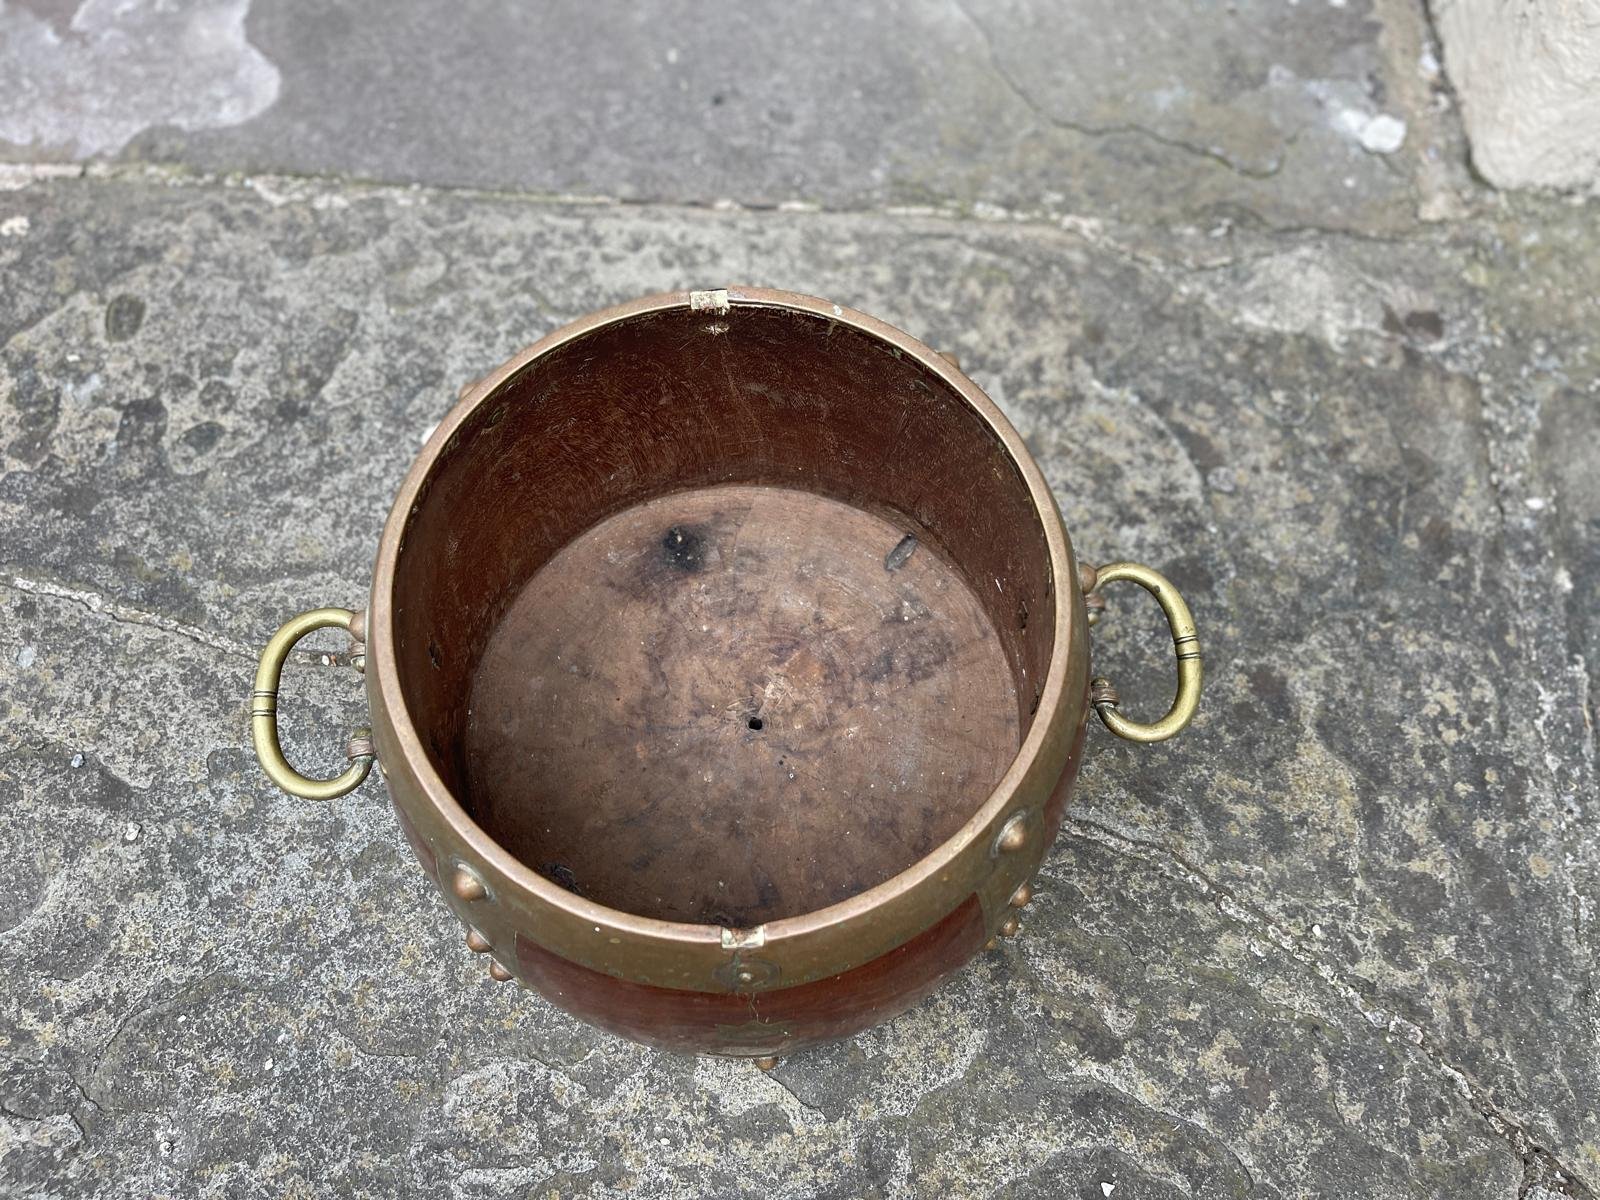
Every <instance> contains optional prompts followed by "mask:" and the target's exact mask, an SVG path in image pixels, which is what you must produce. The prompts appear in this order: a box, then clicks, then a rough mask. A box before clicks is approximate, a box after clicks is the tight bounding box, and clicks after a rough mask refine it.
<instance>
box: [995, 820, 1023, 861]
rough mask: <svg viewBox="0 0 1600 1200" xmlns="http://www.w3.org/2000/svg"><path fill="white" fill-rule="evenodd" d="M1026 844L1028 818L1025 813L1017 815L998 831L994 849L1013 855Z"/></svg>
mask: <svg viewBox="0 0 1600 1200" xmlns="http://www.w3.org/2000/svg"><path fill="white" fill-rule="evenodd" d="M1027 844H1028V818H1027V815H1026V814H1025V813H1018V814H1017V815H1016V816H1014V817H1012V818H1011V819H1010V820H1009V821H1007V822H1006V823H1005V827H1004V828H1003V829H1001V830H1000V836H999V837H997V838H996V839H995V841H994V845H995V849H997V850H1004V851H1006V852H1007V853H1013V852H1015V851H1017V850H1021V849H1022V848H1023V847H1024V846H1026V845H1027Z"/></svg>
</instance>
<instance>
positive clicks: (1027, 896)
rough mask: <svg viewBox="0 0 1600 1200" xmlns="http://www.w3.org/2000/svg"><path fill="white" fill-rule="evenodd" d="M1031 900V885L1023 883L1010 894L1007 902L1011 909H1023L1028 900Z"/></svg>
mask: <svg viewBox="0 0 1600 1200" xmlns="http://www.w3.org/2000/svg"><path fill="white" fill-rule="evenodd" d="M1032 899H1033V885H1032V884H1030V883H1025V884H1023V885H1022V886H1021V887H1019V888H1018V889H1017V890H1016V891H1014V892H1012V893H1011V900H1010V901H1009V903H1010V905H1011V907H1012V908H1025V907H1026V906H1027V903H1028V901H1029V900H1032Z"/></svg>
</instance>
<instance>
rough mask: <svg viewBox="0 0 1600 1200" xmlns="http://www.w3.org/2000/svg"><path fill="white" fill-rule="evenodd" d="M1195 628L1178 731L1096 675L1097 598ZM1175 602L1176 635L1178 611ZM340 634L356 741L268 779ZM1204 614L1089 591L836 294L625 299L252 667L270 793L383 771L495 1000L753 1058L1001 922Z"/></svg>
mask: <svg viewBox="0 0 1600 1200" xmlns="http://www.w3.org/2000/svg"><path fill="white" fill-rule="evenodd" d="M1112 578H1127V579H1132V580H1133V581H1135V582H1139V583H1141V584H1143V585H1144V586H1146V587H1147V588H1150V589H1151V590H1152V591H1153V592H1154V593H1155V594H1156V596H1157V599H1158V600H1160V601H1161V602H1162V604H1163V607H1165V608H1167V611H1168V616H1169V618H1171V619H1172V620H1173V630H1174V640H1175V642H1176V643H1177V650H1178V654H1179V668H1180V689H1179V700H1178V702H1177V703H1175V704H1174V709H1173V712H1172V713H1169V715H1168V718H1166V719H1165V722H1166V726H1167V727H1163V724H1162V723H1160V722H1158V723H1157V724H1156V725H1155V726H1141V725H1137V724H1135V723H1133V722H1131V721H1128V720H1127V719H1126V718H1124V717H1122V716H1121V714H1120V713H1119V712H1118V711H1117V707H1116V705H1117V702H1116V698H1115V695H1114V692H1112V690H1111V689H1110V686H1109V684H1105V683H1104V681H1096V686H1095V689H1094V694H1093V696H1091V681H1090V678H1089V646H1088V632H1089V609H1088V607H1086V604H1085V592H1086V591H1091V592H1092V591H1093V590H1094V588H1095V587H1096V586H1097V583H1098V582H1100V581H1106V580H1109V579H1112ZM1173 606H1176V607H1175V608H1174V607H1173ZM321 625H341V626H344V627H347V628H350V629H351V631H352V634H353V636H354V637H355V639H356V646H355V651H356V655H355V656H356V657H358V658H362V659H364V662H365V670H366V675H367V686H368V694H369V699H370V703H371V709H372V718H373V727H372V730H371V733H370V737H368V736H367V735H366V734H365V731H363V734H362V735H359V736H358V737H357V738H356V739H353V741H352V744H351V747H350V757H351V760H352V761H351V766H350V768H349V770H347V771H346V772H345V773H344V774H343V775H341V776H339V777H337V778H335V779H332V780H326V781H314V780H309V779H306V778H305V777H303V776H300V775H299V774H298V773H296V772H295V771H294V770H293V768H291V767H289V766H288V764H287V763H286V762H284V761H283V757H282V754H281V752H280V751H279V748H278V743H277V737H276V731H275V710H276V701H277V672H278V669H279V668H281V665H282V661H283V657H284V655H286V654H287V652H288V648H289V647H290V646H292V645H293V642H294V641H295V640H296V639H297V638H298V637H300V636H302V635H303V634H304V633H305V632H307V631H308V630H309V629H312V628H317V627H319V626H321ZM1199 666H1200V660H1199V651H1198V643H1197V641H1195V640H1194V637H1193V625H1192V622H1191V621H1189V619H1188V613H1187V610H1186V609H1184V608H1183V602H1182V601H1181V600H1180V599H1178V597H1177V595H1176V593H1175V592H1174V591H1173V590H1172V588H1171V585H1170V584H1167V583H1166V582H1165V581H1164V580H1162V579H1161V578H1160V577H1159V576H1157V575H1155V573H1154V572H1150V571H1148V570H1147V569H1146V568H1139V567H1134V566H1132V565H1125V564H1119V565H1118V566H1117V567H1115V568H1108V569H1107V570H1106V571H1103V572H1100V573H1098V574H1097V573H1096V572H1095V571H1094V569H1093V568H1086V567H1085V568H1080V566H1079V564H1078V563H1077V562H1076V561H1075V559H1074V557H1073V551H1072V546H1071V543H1070V542H1069V540H1068V538H1067V535H1066V532H1065V530H1064V529H1063V527H1062V524H1061V518H1060V515H1059V513H1058V512H1057V510H1056V506H1055V503H1054V501H1053V500H1052V498H1051V495H1050V491H1049V488H1048V487H1047V485H1046V484H1045V481H1044V479H1043V477H1042V476H1041V475H1040V473H1039V470H1038V468H1037V467H1036V466H1035V464H1034V462H1033V460H1032V459H1031V458H1030V457H1029V454H1028V452H1027V450H1026V449H1025V448H1024V446H1023V444H1022V440H1021V439H1020V438H1019V437H1018V436H1017V433H1016V431H1015V430H1014V429H1012V427H1011V426H1010V424H1009V423H1008V422H1007V421H1006V419H1005V417H1004V416H1002V415H1001V413H1000V412H999V410H998V409H997V408H995V406H994V405H993V404H992V403H991V402H990V401H989V400H988V399H987V398H986V397H985V396H984V395H983V393H982V392H981V391H979V389H978V388H977V387H976V385H974V384H973V383H972V381H971V380H969V379H967V378H966V376H965V375H963V374H962V373H961V371H960V370H959V368H958V367H957V366H956V364H955V363H954V362H953V361H952V360H950V359H948V358H946V357H944V356H941V355H939V354H937V353H935V352H934V351H932V350H930V349H928V348H927V347H926V346H923V345H922V344H921V343H919V342H917V341H915V340H914V339H912V338H910V337H908V336H907V335H906V334H904V333H901V332H900V331H898V330H896V329H893V328H891V327H890V326H888V325H885V324H883V323H882V322H880V321H876V320H874V319H872V318H871V317H867V316H864V315H863V314H861V313H857V312H853V311H851V310H849V309H845V308H842V307H840V306H838V305H835V304H831V303H828V302H826V301H822V300H817V299H813V298H810V297H805V296H797V295H792V294H788V293H784V292H773V291H761V290H754V289H747V290H729V291H713V292H689V293H676V294H672V295H665V296H656V297H651V298H648V299H644V300H638V301H635V302H633V303H630V304H625V305H622V306H619V307H617V308H613V309H610V310H607V311H605V312H602V313H598V314H595V315H593V316H590V317H586V318H584V319H582V320H580V321H577V322H575V323H573V324H572V325H569V326H568V327H566V328H565V329H562V330H560V331H558V332H556V333H553V334H551V335H550V336H549V337H546V338H545V339H543V340H542V341H540V342H539V343H537V344H536V345H534V346H533V347H531V348H530V349H528V350H526V351H524V352H523V353H521V354H519V355H518V356H516V357H515V358H513V359H512V360H511V361H510V362H508V363H506V364H505V365H503V366H501V367H499V368H498V369H497V370H495V371H493V372H491V373H490V374H489V375H488V376H486V377H484V378H483V379H481V380H479V381H477V382H476V383H474V384H471V385H470V386H468V387H467V388H465V389H464V390H463V393H462V397H461V400H460V403H459V404H458V405H457V406H456V407H455V409H454V410H453V411H452V412H451V413H450V414H449V416H448V417H446V418H445V420H444V421H443V422H442V423H441V424H440V426H439V428H438V429H437V431H436V432H435V433H434V434H433V436H432V437H431V438H430V440H429V441H428V444H427V446H426V447H425V448H424V449H423V451H422V453H421V454H420V455H419V456H418V458H417V460H416V463H415V464H414V465H413V466H412V468H411V471H410V473H409V474H408V475H407V476H406V479H405V482H404V483H403V484H402V485H401V487H400V491H399V494H398V496H397V498H396V500H395V504H394V508H393V510H392V512H391V514H390V517H389V520H388V523H387V525H386V527H385V529H384V532H383V536H382V539H381V541H380V542H379V547H378V556H377V563H376V567H375V570H374V573H373V582H372V594H371V599H370V605H369V608H368V609H367V611H366V613H365V614H359V613H350V612H349V611H347V610H343V609H321V610H315V611H314V612H312V613H308V614H302V616H300V617H298V618H296V619H295V620H293V621H291V622H289V623H288V624H286V625H285V626H284V627H283V629H282V630H280V631H279V634H278V635H277V636H276V637H275V638H274V640H273V642H272V643H271V644H269V646H268V650H267V653H266V654H265V655H264V656H263V661H262V668H261V672H260V673H259V674H258V678H257V682H256V691H255V703H254V714H255V716H254V721H253V727H254V729H255V733H256V745H257V751H258V753H259V754H260V756H261V758H262V761H263V764H264V765H265V766H266V767H267V769H268V774H269V775H270V776H271V777H272V778H273V779H274V780H275V781H276V782H278V783H279V784H280V785H281V786H283V787H285V788H286V790H289V791H291V792H295V793H296V794H301V795H310V796H315V797H319V798H327V797H332V796H335V795H338V794H340V793H341V792H342V791H347V790H349V789H350V788H351V787H354V786H356V785H357V784H359V782H360V781H361V779H362V778H364V776H365V774H366V771H367V768H368V767H369V766H370V764H371V762H372V761H373V759H374V757H375V758H376V759H377V761H379V762H380V763H381V773H382V775H383V777H384V779H385V781H386V783H387V784H388V787H389V791H390V794H391V795H392V797H393V799H394V803H395V808H396V811H397V813H398V814H399V817H400V822H401V825H402V826H403V827H404V829H405V833H406V836H407V837H408V838H409V840H410V842H411V844H412V847H413V848H414V850H415V851H416V855H417V858H418V859H419V860H420V861H421V863H422V865H423V867H424V869H425V870H427V871H428V873H429V874H430V876H432V877H434V878H435V879H436V880H437V881H438V883H439V885H440V887H441V889H442V891H443V892H444V895H445V897H446V899H447V901H448V902H449V904H450V905H451V907H452V908H453V909H454V910H455V911H456V913H457V915H458V916H459V917H460V918H461V920H462V922H463V923H464V924H465V925H466V927H467V930H468V935H467V940H468V945H469V946H470V947H471V948H472V949H473V950H475V951H478V952H480V953H482V954H484V955H485V956H487V957H488V959H489V964H490V972H491V974H492V975H493V976H494V977H495V978H497V979H507V980H508V979H513V978H515V979H519V980H521V981H523V982H525V983H527V984H529V985H531V986H532V987H534V988H536V989H537V990H538V991H539V992H541V993H542V994H543V995H544V996H545V997H547V998H548V999H549V1000H551V1001H552V1002H553V1003H555V1004H557V1005H559V1006H560V1007H562V1008H564V1009H566V1010H567V1011H569V1012H572V1013H574V1014H575V1015H577V1016H579V1017H582V1018H584V1019H586V1020H589V1021H592V1022H594V1023H595V1024H597V1025H600V1026H602V1027H604V1028H606V1029H609V1030H612V1031H613V1032H616V1033H619V1034H623V1035H625V1036H627V1037H632V1038H636V1039H639V1040H641V1041H645V1042H650V1043H654V1044H657V1045H661V1046H667V1047H671V1048H675V1049H684V1050H695V1051H704V1052H713V1053H720V1054H736V1055H746V1056H752V1057H758V1058H766V1057H770V1056H774V1055H778V1054H781V1053H783V1052H785V1051H787V1050H789V1049H792V1048H794V1047H796V1046H799V1045H804V1044H807V1043H810V1042H815V1041H819V1040H825V1039H829V1038H835V1037H841V1036H846V1035H849V1034H851V1033H853V1032H856V1031H858V1030H860V1029H863V1028H865V1027H867V1026H869V1025H872V1024H874V1023H876V1022H879V1021H882V1020H885V1019H887V1018H888V1017H890V1016H893V1015H894V1014H896V1013H898V1012H900V1011H902V1010H903V1009H905V1008H906V1007H908V1006H909V1005H911V1004H913V1003H914V1002H915V1001H917V1000H918V999H920V998H921V997H922V996H924V995H926V994H927V993H928V992H929V991H930V990H931V989H932V988H933V987H934V986H935V985H936V984H937V983H938V981H939V980H940V979H941V978H943V977H944V976H945V975H947V974H948V973H949V972H951V971H953V970H954V969H956V968H957V967H958V966H960V965H961V964H962V963H963V962H965V961H966V960H967V959H968V958H970V957H971V956H972V955H973V954H974V953H976V952H977V951H979V950H980V949H981V948H982V947H983V946H984V945H985V944H986V943H989V942H990V941H991V939H992V938H994V937H995V936H996V935H997V934H1002V935H1003V934H1009V933H1015V932H1016V930H1017V928H1018V925H1019V917H1018V910H1019V909H1020V908H1021V907H1022V906H1023V905H1025V904H1026V902H1027V899H1028V897H1029V895H1030V891H1029V879H1030V877H1031V876H1032V875H1033V873H1034V871H1035V869H1036V868H1037V867H1038V865H1039V862H1040V859H1041V858H1042V856H1043V855H1044V853H1045V850H1046V849H1047V848H1048V846H1049V845H1050V842H1051V840H1052V839H1053V838H1054V837H1055V835H1056V831H1057V828H1058V826H1059V824H1060V820H1061V814H1062V810H1063V807H1064V805H1065V802H1066V796H1067V792H1068V790H1069V789H1070V788H1071V786H1072V782H1073V779H1074V777H1075V775H1076V773H1077V769H1078V763H1079V759H1080V756H1081V753H1082V747H1083V738H1084V729H1085V722H1086V718H1087V715H1088V713H1089V710H1090V708H1091V707H1097V708H1098V709H1099V710H1100V711H1101V714H1102V715H1103V716H1105V717H1107V719H1108V722H1111V723H1118V722H1120V723H1121V725H1122V726H1124V727H1125V728H1124V730H1123V732H1125V734H1126V735H1127V736H1133V737H1135V738H1140V739H1142V740H1151V738H1150V734H1151V732H1152V731H1154V733H1155V734H1156V735H1157V736H1170V734H1171V733H1172V732H1176V730H1177V728H1181V727H1182V724H1183V723H1184V722H1185V721H1187V719H1188V715H1189V714H1190V713H1192V711H1193V704H1194V702H1195V701H1197V699H1198V692H1199V682H1200V679H1199Z"/></svg>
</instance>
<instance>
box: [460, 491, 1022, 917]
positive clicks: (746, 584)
mask: <svg viewBox="0 0 1600 1200" xmlns="http://www.w3.org/2000/svg"><path fill="white" fill-rule="evenodd" d="M1018 744H1019V734H1018V712H1017V697H1016V689H1015V686H1014V683H1013V681H1012V677H1011V671H1010V668H1009V666H1008V664H1007V660H1006V656H1005V654H1004V652H1003V650H1002V649H1001V645H1000V641H999V639H998V638H997V637H996V635H995V631H994V627H993V626H992V624H991V623H990V621H989V619H988V616H987V615H986V614H985V612H984V611H983V608H982V606H981V605H980V604H979V601H978V598H977V597H976V596H975V595H974V594H973V592H972V591H971V589H970V588H969V587H968V586H967V584H966V582H965V581H964V580H963V579H962V578H961V576H960V574H959V573H958V572H957V571H956V569H955V568H954V567H953V566H952V565H951V564H950V563H948V562H946V561H945V560H943V559H942V558H941V557H939V556H938V555H937V554H935V553H934V552H933V550H932V549H931V548H930V547H928V546H926V545H921V544H918V543H917V542H916V541H915V539H913V538H910V537H908V535H907V533H906V531H905V529H903V528H900V527H897V526H896V525H894V524H892V523H890V522H889V521H887V520H885V519H884V518H882V517H879V516H876V515H874V514H872V513H868V512H865V511H863V510H861V509H857V508H854V507H852V506H850V505H848V504H844V503H841V502H839V501H836V500H832V499H828V498H826V497H822V496H818V495H815V494H813V493H810V492H804V491H796V490H791V489H785V488H775V487H755V486H736V485H730V486H723V487H713V488H703V489H699V490H695V491H687V492H679V493H675V494H672V495H668V496H663V497H659V498H657V499H655V500H651V501H648V502H646V503H644V504H640V505H638V506H636V507H634V508H630V509H627V510H625V511H623V512H621V513H618V514H616V515H615V516H612V517H610V518H609V519H607V520H605V521H603V522H601V523H600V524H599V525H597V526H595V527H594V528H592V529H590V530H589V531H588V532H587V533H585V534H583V535H582V536H580V537H579V538H577V539H576V540H574V541H573V542H572V543H570V544H569V545H567V546H566V547H565V548H563V549H562V550H561V551H560V553H558V554H557V555H556V556H555V557H554V558H553V559H552V560H551V561H550V562H549V563H548V564H547V565H546V566H545V567H544V568H543V569H542V570H541V571H539V572H538V573H537V574H535V575H534V576H533V578H532V579H531V580H529V582H528V583H527V584H526V586H525V587H524V588H523V590H522V592H521V593H520V594H519V595H518V596H517V598H516V599H515V600H514V602H513V603H512V604H511V606H510V608H509V609H508V610H507V612H506V614H505V616H504V618H503V619H502V621H501V623H500V625H499V627H498V628H497V629H496V630H495V631H494V633H493V635H492V637H491V638H490V641H489V643H488V646H487V648H486V650H485V652H484V655H483V659H482V662H481V663H480V665H479V667H478V669H477V673H476V675H475V676H474V678H473V682H472V692H471V698H470V713H469V717H468V722H467V734H466V752H467V753H466V762H467V774H468V786H469V789H470V792H469V806H470V808H471V810H472V813H473V816H474V818H475V819H476V820H477V821H478V823H479V824H480V825H482V826H483V827H484V828H485V830H486V831H487V832H488V833H489V834H490V835H491V836H493V837H494V838H495V839H496V840H497V841H499V842H500V844H501V845H503V846H504V847H505V848H506V849H507V850H509V851H510V852H511V853H513V854H515V855H516V856H517V857H518V858H519V859H521V860H522V861H523V862H524V863H526V864H528V865H529V866H530V867H533V868H534V869H536V870H538V871H539V872H541V873H542V874H543V875H545V876H546V877H547V878H549V879H552V880H554V881H556V882H557V883H560V884H561V885H563V886H565V887H567V888H569V889H570V890H572V891H574V892H577V893H578V894H580V895H583V896H586V897H588V898H589V899H591V900H595V901H597V902H599V903H601V904H605V905H608V906H610V907H612V908H617V909H622V910H624V911H627V912H631V913H635V914H638V915H640V916H648V917H656V918H659V919H663V920H674V921H689V922H697V923H709V924H719V925H727V926H733V927H749V926H753V925H758V924H762V923H764V922H767V921H772V920H776V919H778V918H781V917H786V916H794V915H798V914H800V913H804V912H809V911H813V910H815V909H817V908H821V907H824V906H826V905H828V904H832V903H835V902H837V901H840V900H843V899H846V898H847V897H849V896H852V895H854V894H856V893H857V892H861V891H864V890H865V889H867V888H870V887H872V886H874V885H875V884H878V883H881V882H883V881H884V880H886V879H888V878H890V877H891V876H893V875H895V874H896V873H898V872H899V871H901V870H903V869H905V868H906V867H908V866H910V865H911V864H913V863H914V862H916V861H917V860H918V859H920V858H922V857H924V856H926V855H927V854H928V853H929V852H930V851H932V850H933V849H934V848H935V847H937V846H938V845H939V844H940V843H941V842H943V841H945V840H946V839H947V838H948V837H950V836H951V835H952V834H953V833H954V832H955V831H956V830H957V829H958V828H960V826H961V825H962V823H963V822H965V821H966V820H967V818H968V817H970V816H971V815H972V813H973V812H975V811H976V810H977V808H978V807H979V805H980V804H982V802H983V800H984V799H985V798H986V797H987V796H988V794H989V793H990V791H991V790H992V789H993V788H994V786H995V784H996V783H997V782H998V781H999V779H1000V777H1001V776H1002V775H1003V774H1004V773H1005V770H1006V768H1007V767H1008V766H1009V765H1010V763H1011V761H1012V759H1013V758H1014V757H1015V755H1016V752H1017V748H1018Z"/></svg>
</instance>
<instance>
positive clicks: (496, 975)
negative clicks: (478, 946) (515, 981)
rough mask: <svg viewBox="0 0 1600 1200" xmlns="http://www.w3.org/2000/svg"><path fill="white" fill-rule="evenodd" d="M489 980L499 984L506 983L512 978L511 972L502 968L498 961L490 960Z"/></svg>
mask: <svg viewBox="0 0 1600 1200" xmlns="http://www.w3.org/2000/svg"><path fill="white" fill-rule="evenodd" d="M489 978H490V979H493V980H495V981H496V982H497V983H504V982H505V981H506V980H508V979H510V978H511V972H510V971H508V970H506V969H505V968H504V967H502V966H501V965H500V963H499V961H498V960H496V959H490V960H489Z"/></svg>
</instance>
